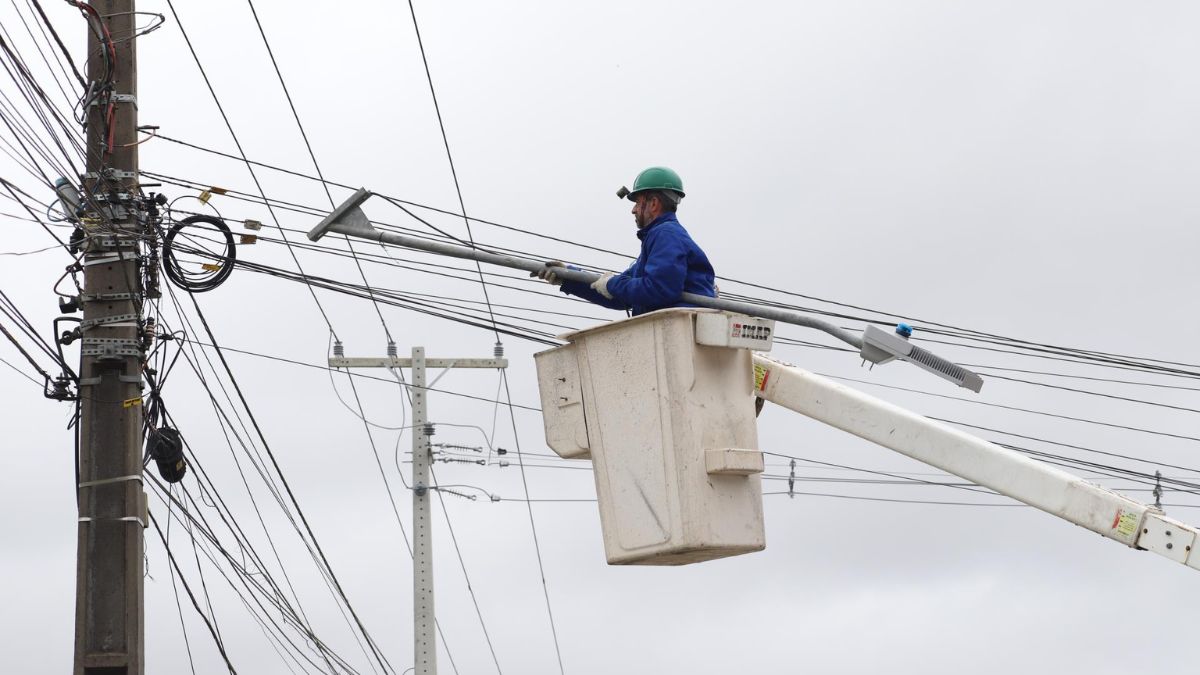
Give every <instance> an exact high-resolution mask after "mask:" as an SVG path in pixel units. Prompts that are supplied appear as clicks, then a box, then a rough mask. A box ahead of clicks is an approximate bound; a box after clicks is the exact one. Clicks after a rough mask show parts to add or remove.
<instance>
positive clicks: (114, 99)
mask: <svg viewBox="0 0 1200 675" xmlns="http://www.w3.org/2000/svg"><path fill="white" fill-rule="evenodd" d="M109 103H132V104H133V105H134V106H135V107H136V106H137V96H136V95H134V94H114V93H110V94H109V95H108V96H104V97H100V96H97V97H96V98H94V99H92V103H91V105H108V104H109Z"/></svg>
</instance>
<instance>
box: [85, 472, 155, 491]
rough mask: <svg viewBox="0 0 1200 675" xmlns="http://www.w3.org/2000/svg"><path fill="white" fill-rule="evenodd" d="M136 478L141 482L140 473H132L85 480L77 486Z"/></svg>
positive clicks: (90, 485) (89, 485)
mask: <svg viewBox="0 0 1200 675" xmlns="http://www.w3.org/2000/svg"><path fill="white" fill-rule="evenodd" d="M131 480H136V481H137V482H139V483H140V482H142V474H140V473H139V474H133V475H130V476H117V477H116V478H101V479H100V480H85V481H84V482H82V483H80V484H79V487H81V488H85V487H92V486H95V485H109V484H111V483H124V482H126V481H131Z"/></svg>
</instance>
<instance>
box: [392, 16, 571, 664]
mask: <svg viewBox="0 0 1200 675" xmlns="http://www.w3.org/2000/svg"><path fill="white" fill-rule="evenodd" d="M408 11H409V14H411V15H412V23H413V31H414V32H415V33H416V34H417V47H418V48H420V51H421V63H423V64H424V65H425V79H426V80H428V82H429V95H430V96H431V97H432V98H433V110H434V112H436V113H437V121H438V129H440V130H441V132H442V144H443V145H444V146H445V147H446V160H447V161H448V162H449V163H450V175H451V177H453V178H454V192H455V194H457V195H458V208H459V210H460V211H462V217H463V224H465V225H466V226H467V238H468V239H470V240H471V248H475V236H474V235H473V234H472V233H471V219H470V218H469V217H467V206H466V203H464V202H463V194H462V186H460V185H459V182H458V171H457V170H456V169H455V168H454V155H453V154H451V152H450V138H449V136H447V135H446V124H445V122H443V121H442V108H441V106H439V105H438V99H437V90H436V89H435V88H434V86H433V73H432V72H430V70H429V58H428V57H427V56H426V55H425V43H424V41H422V40H421V27H420V26H419V25H418V24H417V9H416V7H414V6H413V3H412V0H408ZM475 268H476V269H477V270H478V271H479V284H480V286H482V288H483V299H484V301H486V302H487V305H488V314H489V315H490V314H492V301H491V298H489V297H488V287H487V282H486V281H484V279H483V266H482V265H481V264H480V263H479V261H478V260H476V261H475ZM495 323H496V322H495V319H494V317H493V320H492V324H493V325H494V324H495ZM494 332H495V333H496V342H497V343H499V342H500V331H498V330H496V331H494ZM561 660H562V659H561V658H560V659H559V661H560V663H559V667H560V669H561V666H562V663H561Z"/></svg>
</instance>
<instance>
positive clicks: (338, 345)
mask: <svg viewBox="0 0 1200 675" xmlns="http://www.w3.org/2000/svg"><path fill="white" fill-rule="evenodd" d="M333 355H334V356H336V357H338V358H342V357H343V356H345V355H346V348H345V347H343V346H342V341H341V340H334V341H333Z"/></svg>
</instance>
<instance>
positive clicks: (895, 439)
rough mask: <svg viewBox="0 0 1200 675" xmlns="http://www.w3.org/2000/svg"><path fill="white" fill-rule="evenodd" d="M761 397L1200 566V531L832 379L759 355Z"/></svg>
mask: <svg viewBox="0 0 1200 675" xmlns="http://www.w3.org/2000/svg"><path fill="white" fill-rule="evenodd" d="M754 370H755V385H756V393H757V395H758V396H760V397H762V398H764V399H766V400H768V401H771V402H772V403H776V404H778V405H781V406H783V407H784V408H787V409H789V410H793V411H795V412H798V413H801V414H803V415H806V416H808V417H811V418H813V419H815V420H817V421H819V422H823V423H825V424H828V425H830V426H833V427H836V428H838V429H841V430H843V431H847V432H849V433H851V434H854V435H855V436H858V437H859V438H863V439H866V440H868V441H871V442H873V443H876V444H878V445H881V446H883V447H885V448H889V449H891V450H895V451H896V452H899V453H901V454H903V455H907V456H908V457H911V458H913V459H915V460H918V461H920V462H924V463H925V464H929V465H930V466H934V467H937V468H939V469H942V470H943V471H946V472H948V473H951V474H954V475H955V476H959V477H962V478H965V479H967V480H969V481H971V482H974V483H976V484H978V485H981V486H983V487H987V488H990V489H992V490H995V491H996V492H997V493H999V494H1001V495H1004V496H1006V497H1011V498H1013V499H1015V500H1017V501H1019V502H1022V503H1025V504H1028V505H1029V506H1032V507H1034V508H1037V509H1040V510H1042V511H1045V512H1046V513H1049V514H1051V515H1054V516H1058V517H1059V518H1062V519H1063V520H1066V521H1068V522H1071V523H1074V524H1076V525H1079V526H1080V527H1085V528H1087V529H1089V530H1091V531H1093V532H1096V533H1098V534H1101V535H1103V536H1105V537H1107V538H1109V539H1113V540H1115V541H1119V542H1121V543H1122V544H1125V545H1126V546H1129V547H1131V548H1138V549H1146V550H1150V551H1154V552H1155V553H1158V554H1160V555H1162V556H1165V557H1167V558H1170V559H1172V560H1174V561H1176V562H1179V563H1183V564H1185V565H1187V566H1189V567H1192V568H1194V569H1200V553H1194V552H1193V551H1194V548H1195V546H1196V544H1197V535H1198V534H1200V532H1198V531H1197V529H1196V528H1195V527H1193V526H1191V525H1185V524H1183V523H1180V522H1178V521H1175V520H1173V519H1171V518H1168V517H1166V516H1165V515H1163V513H1162V512H1161V511H1158V510H1156V509H1154V508H1153V507H1150V506H1147V505H1146V504H1142V503H1140V502H1138V501H1135V500H1133V499H1130V498H1128V497H1125V496H1124V495H1120V494H1117V493H1116V492H1113V491H1111V490H1108V489H1106V488H1103V487H1101V486H1099V485H1096V484H1094V483H1090V482H1088V481H1086V480H1084V479H1082V478H1080V477H1078V476H1075V475H1072V474H1070V473H1067V472H1066V471H1062V470H1060V469H1057V468H1055V467H1053V466H1050V465H1047V464H1043V463H1041V462H1038V461H1036V460H1033V459H1031V458H1029V457H1026V456H1024V455H1021V454H1018V453H1016V452H1014V451H1012V450H1008V449H1005V448H1002V447H1000V446H998V445H996V444H994V443H990V442H988V441H985V440H983V439H980V438H976V437H975V436H972V435H970V434H968V433H965V432H963V431H960V430H958V429H955V428H953V427H950V426H948V425H945V424H941V423H939V422H935V421H933V420H930V419H928V418H926V417H922V416H921V415H918V414H916V413H913V412H911V411H908V410H905V409H903V408H900V407H898V406H896V405H893V404H891V403H888V402H886V401H883V400H881V399H877V398H874V397H872V396H868V395H867V394H864V393H862V392H860V391H857V390H855V389H851V388H850V387H846V386H843V385H841V384H838V383H836V382H834V381H832V380H830V379H828V378H824V377H821V376H819V375H815V374H813V373H810V372H808V371H805V370H802V369H800V368H797V367H795V366H791V365H788V364H785V363H782V362H780V361H776V360H775V359H772V358H769V357H767V356H763V355H762V354H755V355H754Z"/></svg>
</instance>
